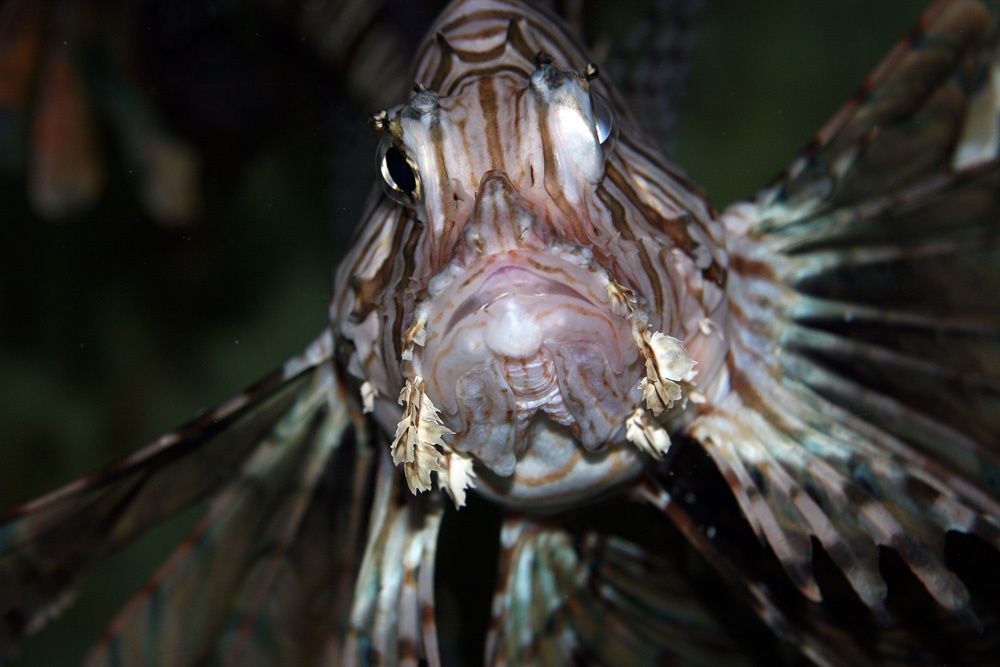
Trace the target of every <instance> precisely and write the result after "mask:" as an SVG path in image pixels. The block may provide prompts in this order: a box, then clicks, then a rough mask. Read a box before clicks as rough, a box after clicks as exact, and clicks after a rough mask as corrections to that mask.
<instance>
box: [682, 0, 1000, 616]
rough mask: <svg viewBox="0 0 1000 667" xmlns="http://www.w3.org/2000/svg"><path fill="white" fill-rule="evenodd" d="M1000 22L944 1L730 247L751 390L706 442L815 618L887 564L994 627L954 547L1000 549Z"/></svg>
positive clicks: (872, 600)
mask: <svg viewBox="0 0 1000 667" xmlns="http://www.w3.org/2000/svg"><path fill="white" fill-rule="evenodd" d="M998 44H1000V6H998V4H997V3H994V2H972V1H968V0H954V1H953V0H944V1H940V2H937V3H935V4H934V5H933V6H932V8H931V9H930V10H929V11H928V12H927V13H926V14H925V16H924V17H923V18H922V19H921V22H920V24H919V26H918V27H917V29H916V30H915V31H914V32H913V33H912V34H911V35H910V36H909V37H908V38H907V39H906V40H904V42H903V43H902V44H900V45H899V46H898V47H897V48H896V49H895V50H894V51H892V53H890V55H889V56H888V58H887V59H886V60H885V61H884V62H883V63H882V64H881V65H880V66H879V67H878V68H876V70H875V72H874V73H873V74H872V76H871V77H870V78H869V80H868V81H867V82H866V83H865V86H864V87H863V88H862V90H861V92H860V93H859V94H858V96H857V97H856V98H855V99H854V100H852V101H851V102H850V103H848V104H847V105H846V106H845V107H844V108H843V109H842V110H841V111H840V112H839V113H838V114H837V115H836V116H835V117H834V119H833V120H832V121H830V123H828V124H827V126H826V127H824V128H823V130H821V131H820V133H819V135H817V138H816V139H815V141H814V142H813V144H812V146H810V148H809V149H807V151H806V152H805V153H803V155H802V156H800V157H799V158H798V159H797V160H796V161H795V162H793V163H792V165H791V166H790V167H789V168H788V169H787V170H786V172H785V173H784V174H783V175H782V177H781V178H780V179H779V180H778V181H777V183H776V184H775V185H773V186H772V187H771V188H769V189H768V190H766V191H764V192H763V193H762V194H761V195H760V196H759V198H758V200H757V201H756V203H754V204H738V205H736V206H733V207H731V208H730V209H729V210H728V211H726V213H725V214H724V220H725V221H726V223H727V226H728V228H729V231H730V233H731V235H732V240H731V242H730V245H729V248H728V250H729V252H730V265H731V270H730V273H729V276H728V284H727V290H728V292H729V294H730V297H731V300H732V306H733V311H732V312H733V315H732V318H733V319H732V323H731V327H730V329H729V332H728V333H729V338H730V347H731V358H730V364H729V366H728V369H727V370H728V372H729V384H730V386H731V387H732V391H731V392H729V394H728V395H727V396H725V397H724V398H723V399H720V400H717V401H715V402H714V404H712V405H710V406H705V407H704V408H703V409H702V414H701V416H700V417H699V418H698V419H697V420H696V421H695V422H694V423H693V425H692V426H691V428H690V434H691V435H692V436H693V437H694V438H696V439H697V440H699V441H700V442H701V443H702V444H703V445H704V446H705V448H706V450H707V451H708V452H709V454H710V455H711V456H712V458H713V459H714V460H715V462H716V464H717V465H718V467H719V469H720V470H721V472H722V473H723V475H724V476H725V478H726V481H727V482H728V483H729V485H730V487H731V488H732V490H733V492H734V494H735V496H736V498H737V501H738V502H739V504H740V507H741V509H742V510H743V513H744V514H745V515H746V517H747V518H748V520H749V521H750V523H751V525H752V527H753V528H754V530H755V531H756V533H757V535H758V536H759V537H760V539H761V540H763V541H765V542H766V543H767V544H769V545H770V546H771V548H772V549H773V550H774V552H775V554H776V555H777V556H778V558H779V559H780V561H781V562H782V564H783V565H784V568H785V570H786V572H787V573H788V575H789V577H790V578H791V579H792V580H793V581H794V582H795V584H796V585H797V586H798V587H799V589H800V590H801V592H802V593H803V594H804V595H806V596H807V597H808V598H810V599H813V600H819V599H820V598H821V597H822V591H821V590H820V588H819V586H818V585H817V583H816V581H815V578H814V574H813V567H812V563H813V554H812V546H811V545H812V539H813V538H815V539H816V540H817V541H818V542H819V544H821V545H822V546H823V548H824V549H825V551H826V552H827V553H828V554H829V556H830V558H831V559H832V560H833V562H834V563H835V564H836V565H837V566H838V567H839V568H840V569H841V570H842V571H843V573H844V575H845V576H846V578H847V580H848V581H849V582H850V584H851V586H852V587H853V589H854V590H855V591H856V592H857V594H858V596H859V597H860V599H861V600H862V601H863V602H864V603H865V604H867V605H868V606H869V607H870V608H872V609H874V610H876V611H879V612H880V613H881V610H882V605H883V599H884V597H885V594H886V585H885V583H884V581H883V580H882V576H881V573H880V571H879V547H880V546H887V547H891V548H893V549H894V550H896V551H897V552H898V553H899V555H900V556H901V557H902V559H903V561H904V562H905V563H906V565H907V566H908V567H909V568H910V570H911V571H912V572H913V573H914V574H915V575H916V577H917V578H918V579H919V580H920V581H921V582H922V584H923V585H924V586H925V588H926V589H927V591H928V592H929V593H930V594H931V596H933V598H934V599H935V600H936V601H937V602H938V603H939V604H940V605H941V606H942V607H943V608H945V609H947V610H949V611H950V612H952V613H953V614H954V615H957V616H961V617H965V618H966V619H967V620H968V621H969V622H970V623H972V624H975V623H976V622H977V621H975V619H974V612H973V610H972V608H971V606H970V602H969V594H968V591H967V590H966V587H965V585H964V584H963V582H962V581H961V580H960V579H959V578H958V577H957V576H956V575H955V574H954V573H953V572H951V570H949V568H948V567H947V565H946V563H945V559H944V539H945V534H946V532H947V531H961V532H967V533H973V534H976V535H978V536H980V537H982V538H983V539H985V540H986V541H987V542H989V543H990V544H992V545H993V546H994V547H997V548H1000V441H998V437H997V434H998V433H1000V364H998V363H997V359H1000V317H998V314H997V309H996V303H997V301H996V294H997V293H998V292H1000V271H998V270H997V267H998V266H1000V225H998V224H997V222H996V221H997V214H998V212H1000V206H998V203H1000V202H998V197H997V194H996V193H997V192H998V191H1000V190H998V185H1000V162H998V160H997V151H998V150H1000V129H998V124H1000V98H998V97H997V90H996V88H995V86H996V85H997V84H996V83H995V82H996V81H1000V67H998Z"/></svg>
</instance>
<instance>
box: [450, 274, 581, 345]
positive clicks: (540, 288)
mask: <svg viewBox="0 0 1000 667" xmlns="http://www.w3.org/2000/svg"><path fill="white" fill-rule="evenodd" d="M513 295H518V296H529V297H536V298H541V297H545V296H555V295H559V296H565V297H569V298H570V299H577V300H579V301H582V302H584V303H589V302H588V300H587V297H585V296H584V295H583V294H581V293H580V292H579V291H577V290H575V289H573V288H572V287H570V286H569V285H567V284H566V283H562V282H559V281H557V280H552V279H550V278H546V277H545V276H541V275H538V274H537V273H534V272H532V271H531V270H529V269H527V268H525V267H523V266H517V265H514V264H505V265H502V266H500V267H499V268H496V269H494V270H493V271H492V273H490V274H489V275H488V276H487V277H486V279H485V280H484V281H483V284H482V285H481V286H480V288H479V290H478V291H476V292H475V293H474V294H472V295H470V296H469V297H468V298H467V299H466V300H465V301H463V302H462V303H461V304H459V306H458V308H456V309H455V312H454V313H453V314H452V316H451V319H450V320H448V324H447V327H446V328H448V329H451V328H452V327H454V326H455V325H456V324H457V323H458V322H459V321H460V320H462V319H464V318H466V317H468V316H469V315H471V314H473V313H476V312H480V311H483V310H485V309H488V308H489V307H490V306H492V305H493V304H495V303H496V302H497V301H499V300H501V299H504V298H506V297H509V296H513Z"/></svg>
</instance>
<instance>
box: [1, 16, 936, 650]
mask: <svg viewBox="0 0 1000 667" xmlns="http://www.w3.org/2000/svg"><path fill="white" fill-rule="evenodd" d="M294 4H297V3H289V2H281V1H280V0H267V1H265V0H259V1H257V2H250V1H249V0H247V1H245V2H239V1H237V0H230V1H219V2H199V1H196V0H182V1H178V2H165V1H163V0H131V2H124V1H121V0H118V1H116V2H114V3H104V4H100V5H99V4H98V3H95V2H82V1H81V2H75V3H72V2H59V3H56V2H54V3H51V6H48V5H46V6H47V7H49V9H47V10H46V11H42V10H41V9H39V8H38V7H41V6H42V5H41V3H39V4H38V5H32V4H31V3H25V2H18V1H17V0H6V2H3V3H0V217H2V223H0V235H2V236H0V427H2V432H3V440H2V445H0V509H8V508H11V507H13V506H14V505H16V504H19V503H21V502H24V501H26V500H29V499H31V498H33V497H35V496H37V495H39V494H41V493H44V492H46V491H49V490H51V489H54V488H56V487H57V486H59V485H61V484H64V483H66V482H68V481H70V480H72V479H74V478H76V477H78V476H80V475H82V474H85V473H87V472H89V471H90V470H92V469H94V468H96V467H99V466H101V465H103V464H106V463H108V462H111V461H113V460H115V459H117V458H119V457H121V456H123V455H125V454H126V453H128V452H130V451H132V450H134V449H136V448H138V447H139V446H141V445H142V444H143V443H145V442H147V441H149V440H151V439H152V438H154V437H156V436H157V435H159V434H160V433H161V432H164V431H166V430H168V429H170V428H172V427H174V426H175V425H177V424H179V423H181V422H183V421H185V420H187V419H188V418H190V417H192V416H193V415H194V414H196V413H197V412H198V411H200V410H203V409H206V408H208V407H210V406H212V405H214V404H216V403H218V402H220V401H222V400H223V399H225V398H226V397H228V396H229V395H230V394H232V393H235V392H236V391H238V390H239V389H240V388H242V387H243V386H245V385H247V384H249V383H250V382H252V381H254V380H255V379H257V378H258V377H260V376H261V375H263V374H264V373H266V372H267V371H269V370H270V369H271V368H273V367H274V366H276V365H278V364H280V363H281V362H282V361H284V360H285V358H287V357H288V356H291V355H292V354H294V353H296V352H298V351H299V350H300V349H301V348H302V347H304V346H305V345H306V344H307V343H308V342H309V341H310V340H311V338H312V336H313V335H314V334H315V333H316V332H318V331H319V329H320V328H321V326H322V324H323V321H324V317H325V312H326V300H327V295H328V292H329V281H330V279H331V275H332V268H333V266H334V265H335V262H336V260H337V258H338V256H339V254H340V253H341V251H342V250H343V248H344V247H345V245H346V244H347V242H348V241H349V239H350V235H351V232H352V229H353V226H354V224H355V222H356V221H357V220H358V218H359V217H360V214H361V209H362V207H363V205H364V202H365V199H366V197H367V196H368V193H369V192H370V190H371V183H372V180H373V176H374V158H373V155H374V150H375V144H376V137H375V136H374V134H373V133H372V132H371V131H370V130H369V129H368V126H367V123H366V117H367V115H368V114H370V113H371V112H373V111H375V110H376V108H377V107H373V106H372V105H373V104H374V103H375V102H374V101H373V100H374V99H375V98H376V97H377V96H378V95H379V94H380V93H386V94H387V95H388V92H387V91H385V90H384V89H378V87H377V85H376V84H377V82H376V81H374V80H371V81H369V83H372V85H374V86H375V87H376V91H375V92H374V93H373V92H372V91H367V92H365V91H364V90H362V91H361V92H360V93H358V91H357V85H358V84H357V80H356V79H357V74H356V73H355V75H354V76H355V80H353V82H352V80H350V77H351V73H350V71H348V72H347V76H346V77H345V68H346V69H347V70H350V69H351V68H358V67H361V66H362V65H363V64H364V62H365V48H367V47H370V44H368V45H365V44H361V45H358V44H354V45H353V48H354V49H355V51H352V52H350V53H348V55H347V56H345V55H343V53H341V52H339V51H338V48H340V49H341V50H342V51H344V52H345V53H346V52H348V51H349V49H347V50H345V49H343V44H342V43H341V42H338V41H337V39H335V38H332V37H331V38H330V39H329V40H325V39H324V36H323V35H322V34H320V35H317V34H316V31H317V30H318V28H317V26H318V25H319V26H320V27H322V25H321V24H318V23H312V24H310V23H309V22H308V21H304V20H303V17H302V14H301V10H300V8H297V7H292V6H291V5H294ZM313 4H321V3H313ZM344 4H345V5H347V4H358V3H344ZM439 4H440V3H438V5H437V6H439ZM599 4H600V3H599ZM286 5H287V6H286ZM397 5H398V7H397ZM425 5H426V6H425ZM603 5H604V6H600V7H597V8H596V9H595V12H596V14H595V16H594V17H592V18H591V20H590V22H589V23H588V25H590V24H593V25H594V26H600V27H599V28H598V30H600V31H607V32H608V33H609V34H610V35H616V34H618V35H620V34H625V33H627V32H628V29H629V26H630V25H632V23H633V22H634V21H635V20H636V17H637V16H638V12H639V11H640V10H641V7H642V3H641V2H637V3H610V2H608V3H603ZM925 5H926V3H925V2H922V1H914V0H882V1H881V2H878V3H871V2H863V1H861V0H843V1H841V2H837V3H830V2H822V1H820V0H807V1H805V2H802V1H796V0H758V1H757V2H752V3H748V2H740V1H739V0H708V2H707V4H706V7H705V9H704V12H703V14H702V16H701V21H700V26H699V30H698V37H697V42H696V45H695V47H694V52H693V60H692V63H691V70H690V78H689V82H688V84H689V85H688V86H687V93H686V95H687V101H686V103H685V104H684V106H683V113H682V116H681V119H680V125H679V130H678V134H677V141H676V146H675V148H674V150H673V156H674V159H675V160H676V161H677V162H678V163H679V164H680V165H681V166H682V167H683V168H684V169H685V170H686V171H687V172H688V174H689V175H690V176H691V178H692V179H693V180H694V181H695V182H696V183H699V184H700V185H701V186H702V187H704V188H705V189H706V190H707V191H708V193H709V195H710V196H711V197H712V199H713V201H714V202H715V204H716V206H717V207H722V206H725V205H726V204H728V203H730V202H732V201H734V200H735V199H737V198H739V197H743V196H747V195H749V194H750V193H752V192H754V191H755V190H756V189H757V188H758V187H760V186H761V185H763V184H764V183H766V182H767V181H768V180H769V179H771V178H772V177H774V176H775V175H776V174H777V173H778V170H779V169H781V168H782V166H783V165H784V164H785V163H786V162H787V161H788V160H789V159H790V158H791V156H793V155H794V154H795V153H796V152H797V151H798V150H799V149H800V148H801V147H802V146H803V145H804V144H805V143H806V142H807V141H808V140H809V138H810V136H811V134H812V132H813V131H815V130H816V129H817V128H818V127H819V126H820V125H821V124H822V123H823V122H824V121H825V120H826V119H827V118H828V117H829V116H830V115H831V114H832V113H833V112H834V111H835V110H836V108H837V107H838V106H839V104H840V103H841V102H843V101H844V100H846V99H847V98H848V96H849V95H850V94H851V93H852V92H853V91H854V90H855V88H856V87H857V86H858V85H859V84H860V82H861V81H862V79H863V78H864V76H865V75H866V74H867V72H868V71H869V70H870V69H871V68H872V67H873V66H874V65H875V64H876V63H877V62H878V60H879V59H880V58H881V56H882V55H883V54H884V53H886V52H887V51H888V49H889V48H890V47H891V46H892V45H893V44H894V43H895V41H896V40H897V39H898V38H899V37H901V36H903V35H904V34H905V33H906V32H907V31H908V30H909V29H910V27H911V26H912V25H913V23H914V21H915V20H916V18H917V16H918V14H919V12H920V11H921V10H922V9H923V8H924V7H925ZM404 6H405V7H407V9H405V10H403V9H401V8H402V7H404ZM387 7H388V9H387V10H386V11H390V10H393V11H398V12H399V16H398V17H397V18H396V19H395V22H394V24H393V25H395V26H396V30H397V39H396V41H393V42H391V43H392V44H393V45H394V47H393V48H392V49H389V51H388V52H387V53H385V54H383V57H385V58H388V59H389V60H390V61H391V62H392V63H393V64H394V66H396V67H398V68H405V67H406V65H407V63H408V62H409V61H410V58H411V53H410V52H409V50H408V49H409V48H411V45H412V44H415V43H416V41H417V40H419V38H420V36H421V35H422V32H423V29H424V28H425V27H426V25H427V23H429V21H430V20H431V18H432V17H433V15H434V13H435V11H436V5H435V3H431V2H428V3H424V4H407V3H402V2H400V3H393V2H389V3H387ZM327 28H329V29H330V30H333V29H335V28H336V24H331V26H327ZM599 37H600V36H599ZM387 39H388V38H387ZM611 39H612V41H613V37H612V38H611ZM330 40H332V42H331V41H330ZM331 43H332V46H331ZM362 47H365V48H362ZM345 63H346V64H345ZM362 83H364V81H362ZM352 86H353V88H352ZM388 101H392V99H391V98H390V100H388ZM396 101H403V100H402V99H398V100H396ZM379 103H383V102H379ZM196 514H197V508H196V509H195V510H193V511H190V512H188V513H186V514H185V515H183V516H181V517H178V518H177V519H175V520H173V521H171V522H170V523H168V524H167V525H165V526H163V527H161V528H159V529H157V530H155V531H153V532H152V533H151V534H150V535H148V536H146V537H145V538H144V539H142V540H141V541H140V542H139V543H137V544H136V545H135V547H134V548H132V549H130V550H128V551H126V552H125V553H123V554H120V555H119V556H117V557H115V558H114V559H112V560H111V561H110V562H109V563H107V564H106V565H105V566H103V567H102V568H100V569H99V570H98V572H97V573H96V576H94V577H92V578H91V579H90V580H89V582H88V584H87V585H86V586H85V587H84V589H83V591H82V593H81V603H78V604H76V605H74V606H73V607H71V608H70V609H69V610H68V611H67V612H66V613H65V615H64V617H63V619H62V620H60V621H59V622H57V623H53V624H51V625H50V626H48V627H47V628H45V629H44V630H43V631H42V632H41V633H40V634H39V635H37V636H36V637H35V638H34V639H33V640H32V641H30V642H28V643H27V645H26V647H25V653H24V656H23V658H22V659H21V660H20V661H18V662H17V663H16V664H21V665H61V664H72V663H74V662H75V661H76V660H78V659H79V657H80V656H81V655H82V654H83V652H84V651H85V649H86V647H87V646H89V645H90V644H91V643H92V642H93V641H94V639H95V638H96V637H97V636H98V635H99V634H100V632H101V631H102V629H103V627H104V625H105V624H106V623H107V621H108V620H109V619H110V618H111V616H112V614H113V613H114V611H115V610H116V609H117V608H118V607H119V606H120V605H121V604H122V603H123V602H124V601H125V600H126V599H127V598H128V597H129V595H130V593H131V592H133V591H134V590H135V589H137V588H138V587H140V586H141V585H142V583H143V581H144V580H145V579H146V577H147V576H148V575H149V574H150V572H151V571H152V569H153V568H154V567H155V566H156V564H157V563H159V561H160V560H161V559H162V558H163V557H164V556H165V555H166V554H167V553H168V552H169V550H170V548H171V546H172V545H173V544H174V543H175V542H176V541H177V540H178V539H179V538H180V537H181V536H182V535H183V534H184V533H185V532H186V529H187V527H188V526H189V525H190V524H191V523H192V520H193V518H194V516H196Z"/></svg>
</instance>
